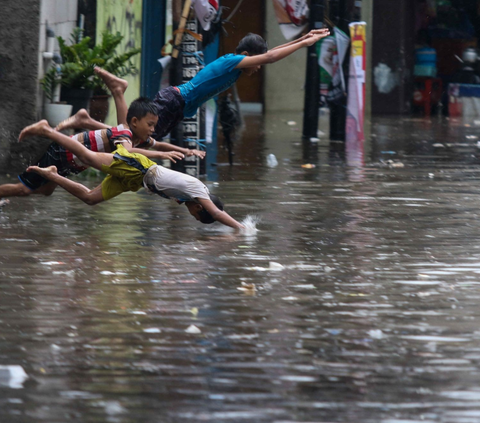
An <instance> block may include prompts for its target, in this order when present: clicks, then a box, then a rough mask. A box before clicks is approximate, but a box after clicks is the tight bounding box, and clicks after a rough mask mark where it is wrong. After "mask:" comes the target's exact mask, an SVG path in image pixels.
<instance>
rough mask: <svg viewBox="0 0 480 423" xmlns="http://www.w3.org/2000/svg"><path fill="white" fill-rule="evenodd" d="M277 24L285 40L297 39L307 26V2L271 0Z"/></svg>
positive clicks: (304, 0)
mask: <svg viewBox="0 0 480 423" xmlns="http://www.w3.org/2000/svg"><path fill="white" fill-rule="evenodd" d="M272 1H273V7H274V9H275V15H276V16H277V21H278V24H279V25H280V29H281V31H282V34H283V36H284V37H285V38H286V39H287V40H293V39H294V38H296V37H298V36H299V35H300V34H301V33H302V32H303V31H304V30H305V29H306V28H307V26H308V16H309V11H310V10H309V8H308V2H307V0H272Z"/></svg>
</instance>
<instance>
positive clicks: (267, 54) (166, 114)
mask: <svg viewBox="0 0 480 423" xmlns="http://www.w3.org/2000/svg"><path fill="white" fill-rule="evenodd" d="M328 35H330V32H329V30H328V29H326V28H325V29H317V30H313V31H310V32H309V33H308V34H306V35H304V36H303V37H301V38H299V39H297V40H294V41H291V42H289V43H287V44H283V45H281V46H278V47H275V48H273V49H271V50H268V48H267V43H266V42H265V40H264V39H263V38H262V37H260V35H257V34H251V33H250V34H247V35H246V36H245V37H244V38H242V40H240V43H239V44H238V46H237V48H236V50H235V54H226V55H225V56H222V57H219V58H218V59H216V60H214V61H213V62H212V63H210V64H208V65H207V66H205V68H203V69H202V70H201V71H200V72H199V73H198V74H197V75H196V76H195V77H194V78H193V79H192V80H191V81H189V82H187V83H185V84H182V85H179V86H178V87H174V86H172V87H167V88H164V89H163V90H161V91H159V92H158V93H157V94H156V96H155V99H154V100H153V101H154V102H155V104H156V106H157V108H158V113H157V115H158V123H157V125H156V127H155V138H156V139H157V140H159V139H162V138H163V137H164V136H165V135H167V134H169V133H170V132H171V131H172V129H173V128H174V127H175V126H176V125H178V123H180V122H181V121H182V120H183V118H184V117H191V116H193V115H195V113H197V109H198V108H199V107H200V106H201V105H202V104H203V103H204V102H206V101H207V100H209V99H211V98H213V97H215V96H217V95H218V94H220V93H221V92H222V91H225V90H227V89H228V88H230V87H231V86H232V85H233V84H234V83H235V82H236V81H237V79H238V78H239V77H240V75H241V74H242V72H243V73H245V74H246V75H248V76H250V75H252V74H254V73H255V72H257V71H258V70H259V69H260V67H261V66H262V65H266V64H268V63H275V62H278V61H279V60H281V59H284V58H285V57H287V56H290V55H291V54H292V53H294V52H296V51H297V50H299V49H301V48H302V47H308V46H311V45H313V44H315V43H316V42H317V41H319V40H320V39H321V38H324V37H327V36H328ZM96 72H97V74H98V75H99V76H100V77H102V78H103V80H104V81H105V82H106V84H107V86H108V87H109V88H110V90H111V92H112V96H113V98H114V100H115V105H116V107H117V117H118V119H120V120H121V119H122V118H123V119H125V117H126V110H127V105H126V103H125V99H124V97H123V92H124V91H125V90H124V89H123V90H121V89H116V86H117V85H118V86H120V85H122V84H126V81H123V80H119V78H117V77H114V76H113V75H111V74H109V73H108V72H107V71H105V70H104V69H99V68H97V70H96ZM80 113H83V115H82V116H80ZM123 113H124V114H125V117H123V116H122V114H123ZM77 115H78V116H77ZM77 115H76V116H73V117H72V118H70V119H68V120H67V121H66V123H63V124H60V125H59V126H58V127H57V128H56V129H57V130H62V129H67V128H71V127H73V126H74V125H75V124H77V125H79V124H80V125H82V124H83V125H88V126H89V128H90V129H102V128H106V127H108V126H107V125H105V124H102V123H100V122H96V121H94V120H93V119H92V118H91V117H90V116H88V114H87V112H86V111H85V110H82V111H81V112H79V113H78V114H77ZM152 141H153V140H152ZM152 141H150V142H152ZM153 148H155V147H153Z"/></svg>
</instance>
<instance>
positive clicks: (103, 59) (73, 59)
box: [57, 28, 140, 121]
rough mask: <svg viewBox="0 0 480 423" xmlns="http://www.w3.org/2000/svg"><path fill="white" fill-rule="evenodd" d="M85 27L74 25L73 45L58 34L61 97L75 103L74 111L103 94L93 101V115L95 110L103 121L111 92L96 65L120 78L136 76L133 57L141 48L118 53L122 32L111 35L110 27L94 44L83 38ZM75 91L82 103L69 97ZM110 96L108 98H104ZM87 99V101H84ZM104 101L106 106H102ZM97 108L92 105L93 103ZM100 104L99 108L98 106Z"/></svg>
mask: <svg viewBox="0 0 480 423" xmlns="http://www.w3.org/2000/svg"><path fill="white" fill-rule="evenodd" d="M82 35H83V30H82V29H80V28H75V29H74V30H73V32H72V35H71V44H70V45H67V43H66V42H65V40H64V39H63V38H62V37H57V39H58V43H59V46H60V55H61V56H62V60H63V64H62V65H61V72H62V99H65V100H66V101H67V102H71V104H73V113H76V112H77V111H78V110H79V109H81V108H88V103H89V100H90V98H91V97H92V95H93V96H103V98H100V99H95V98H94V99H93V101H92V102H90V105H91V108H93V109H94V110H90V114H92V111H93V115H92V116H93V117H94V118H96V119H98V120H101V121H103V120H104V119H105V116H106V114H107V112H108V91H107V88H106V87H105V85H104V84H103V81H102V80H101V79H100V78H99V77H98V76H97V75H96V74H95V73H94V71H93V69H94V67H95V66H100V67H102V68H104V69H105V70H107V71H109V72H110V73H112V74H113V75H116V76H118V77H120V78H123V77H125V76H126V75H132V74H133V75H134V74H136V73H137V72H138V70H137V68H136V66H135V64H134V63H133V61H132V57H133V56H135V55H137V54H139V53H140V48H132V49H130V50H128V51H126V52H125V53H121V54H119V53H117V52H116V49H117V47H118V46H119V45H120V43H121V42H122V40H123V38H124V37H123V35H121V34H120V33H118V32H117V33H116V34H111V33H110V32H108V31H107V30H105V31H104V32H103V33H102V36H101V41H100V43H99V44H97V45H95V46H91V44H92V42H91V38H90V37H83V38H82ZM72 90H73V94H74V95H77V96H78V95H82V96H83V102H82V103H81V104H79V102H77V101H76V100H74V99H73V100H70V101H69V99H68V97H67V95H68V94H69V91H72ZM105 96H107V97H105ZM85 99H86V100H85ZM101 100H103V102H104V103H103V106H102V105H101V103H102V102H101ZM94 103H95V106H97V107H92V106H94ZM99 104H100V107H98V106H99ZM98 108H99V109H100V110H101V111H102V112H103V113H102V114H103V117H102V116H98V115H97V114H96V112H97V109H98Z"/></svg>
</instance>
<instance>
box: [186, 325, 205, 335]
mask: <svg viewBox="0 0 480 423" xmlns="http://www.w3.org/2000/svg"><path fill="white" fill-rule="evenodd" d="M185 332H187V333H192V334H197V333H202V331H201V330H200V329H199V328H197V327H196V326H195V325H190V326H189V327H188V328H187V329H185Z"/></svg>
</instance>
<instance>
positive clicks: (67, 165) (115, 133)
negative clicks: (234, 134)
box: [0, 68, 205, 207]
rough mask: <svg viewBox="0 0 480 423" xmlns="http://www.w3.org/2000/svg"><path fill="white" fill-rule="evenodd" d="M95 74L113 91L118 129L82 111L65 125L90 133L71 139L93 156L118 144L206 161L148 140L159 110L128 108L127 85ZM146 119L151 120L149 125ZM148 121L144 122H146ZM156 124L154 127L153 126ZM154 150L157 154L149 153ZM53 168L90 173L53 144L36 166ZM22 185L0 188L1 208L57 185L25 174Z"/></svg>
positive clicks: (138, 104) (143, 102)
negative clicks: (17, 198)
mask: <svg viewBox="0 0 480 423" xmlns="http://www.w3.org/2000/svg"><path fill="white" fill-rule="evenodd" d="M95 72H96V73H97V74H98V75H99V76H100V77H101V78H102V79H103V81H104V82H105V84H106V85H107V87H108V88H109V90H110V91H111V93H112V95H113V97H114V100H115V105H116V108H117V111H118V112H117V121H118V126H116V127H110V126H108V125H105V124H102V123H100V122H97V121H95V120H93V119H91V118H90V117H89V116H88V113H87V111H86V110H82V111H80V112H79V113H77V114H76V115H75V116H72V117H71V118H69V119H67V121H66V122H64V123H63V125H64V126H65V127H69V125H72V127H75V128H84V129H88V130H91V131H90V132H81V133H79V134H76V135H74V136H73V137H72V139H74V140H75V141H77V142H79V143H81V144H83V145H84V146H85V147H86V148H88V149H89V150H91V151H94V152H105V153H110V152H112V151H114V150H116V148H117V146H118V145H119V144H122V145H123V146H124V148H125V149H127V150H128V151H132V152H142V153H143V154H144V155H146V156H148V157H150V158H151V159H167V160H171V161H172V162H175V161H176V160H181V159H183V158H184V157H185V156H189V155H196V156H198V157H200V158H203V157H205V152H204V151H200V150H194V149H188V148H181V147H178V146H175V145H172V144H169V143H165V142H156V141H154V140H152V139H151V138H149V136H150V135H151V133H152V131H151V128H149V125H150V126H151V125H155V122H156V119H157V118H156V113H157V111H156V108H155V105H153V104H152V102H151V101H150V100H148V99H145V98H139V99H137V100H135V101H134V102H132V104H131V105H130V107H129V108H127V104H126V102H125V98H124V95H123V94H124V92H125V90H126V89H127V86H128V83H127V81H125V80H123V79H120V78H117V77H116V76H114V75H112V74H110V73H109V72H106V71H104V70H103V69H100V68H96V69H95ZM147 116H149V118H150V122H149V121H148V118H147ZM144 118H145V119H144ZM152 122H153V123H152ZM149 148H153V150H155V151H148V150H147V149H149ZM51 165H54V166H56V168H57V171H58V173H59V174H60V175H62V176H68V175H69V174H71V173H73V174H78V173H80V172H83V171H84V170H85V169H87V166H85V164H84V163H82V162H81V160H80V159H79V158H78V157H77V156H76V155H75V154H74V153H72V152H71V151H69V150H67V149H65V148H64V147H62V146H59V145H57V144H55V143H52V144H51V145H50V146H49V147H48V149H47V151H46V152H45V153H44V155H43V156H42V157H41V158H40V160H39V161H38V163H37V166H39V167H48V166H51ZM18 179H19V181H20V182H18V183H16V184H4V185H0V207H1V206H3V205H5V204H6V203H7V202H8V200H4V199H2V197H3V198H5V197H25V196H29V195H32V194H40V195H45V196H49V195H51V194H52V193H53V191H54V190H55V188H56V186H57V185H56V184H55V183H53V182H51V181H50V180H48V179H46V178H43V177H42V176H40V175H39V174H37V173H34V172H26V171H25V172H23V173H22V174H20V175H18Z"/></svg>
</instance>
